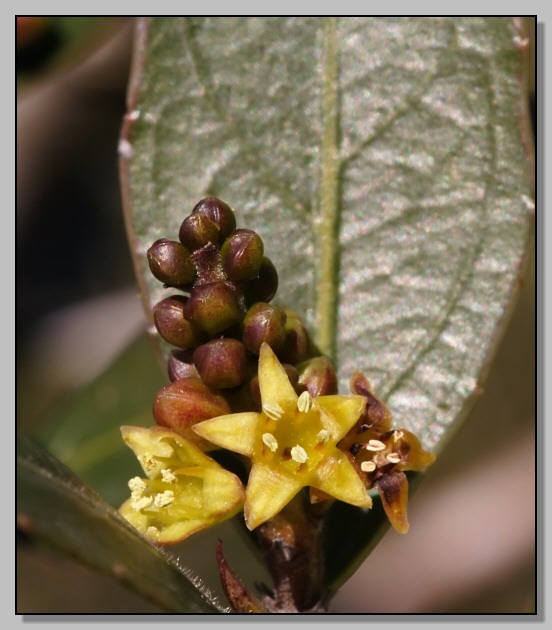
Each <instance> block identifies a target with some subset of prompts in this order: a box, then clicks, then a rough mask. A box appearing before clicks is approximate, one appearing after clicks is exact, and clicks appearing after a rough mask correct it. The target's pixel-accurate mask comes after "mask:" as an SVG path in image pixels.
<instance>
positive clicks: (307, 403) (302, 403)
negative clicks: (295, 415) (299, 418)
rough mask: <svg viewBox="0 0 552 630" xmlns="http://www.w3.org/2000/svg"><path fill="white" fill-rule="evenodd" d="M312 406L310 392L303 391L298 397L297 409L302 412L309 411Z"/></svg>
mask: <svg viewBox="0 0 552 630" xmlns="http://www.w3.org/2000/svg"><path fill="white" fill-rule="evenodd" d="M311 408H312V398H311V395H310V394H309V392H303V393H302V394H301V395H300V396H299V398H298V399H297V409H299V411H300V412H301V413H309V411H310V410H311Z"/></svg>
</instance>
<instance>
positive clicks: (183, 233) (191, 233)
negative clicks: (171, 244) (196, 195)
mask: <svg viewBox="0 0 552 630" xmlns="http://www.w3.org/2000/svg"><path fill="white" fill-rule="evenodd" d="M178 238H179V239H180V242H181V243H182V244H183V245H185V246H186V247H187V248H188V249H189V250H190V251H191V252H195V251H196V250H198V249H201V248H202V247H204V246H205V245H207V243H213V244H215V245H218V243H219V240H220V229H219V227H218V225H217V224H216V223H215V222H214V221H212V220H211V219H210V218H209V217H207V216H205V215H203V214H191V215H190V216H188V217H186V218H185V219H184V221H182V225H181V226H180V232H179V233H178Z"/></svg>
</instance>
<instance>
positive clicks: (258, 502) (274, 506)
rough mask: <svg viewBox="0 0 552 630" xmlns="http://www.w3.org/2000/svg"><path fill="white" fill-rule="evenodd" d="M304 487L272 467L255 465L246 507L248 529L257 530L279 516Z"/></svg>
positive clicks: (248, 484) (250, 475) (247, 493)
mask: <svg viewBox="0 0 552 630" xmlns="http://www.w3.org/2000/svg"><path fill="white" fill-rule="evenodd" d="M302 487H303V484H302V483H301V482H300V481H298V480H296V479H293V478H292V477H289V476H287V475H283V474H281V473H279V472H278V471H276V470H275V469H274V467H272V466H266V465H264V464H255V466H253V468H252V469H251V473H250V474H249V480H248V482H247V492H246V497H245V506H244V515H245V524H246V525H247V527H248V529H255V527H258V526H259V525H261V524H262V523H264V522H265V521H267V520H268V519H269V518H271V517H273V516H274V515H275V514H278V512H280V510H282V508H283V507H285V505H287V504H288V503H289V502H290V501H291V499H293V497H294V496H295V495H296V494H297V493H298V492H299V490H301V488H302Z"/></svg>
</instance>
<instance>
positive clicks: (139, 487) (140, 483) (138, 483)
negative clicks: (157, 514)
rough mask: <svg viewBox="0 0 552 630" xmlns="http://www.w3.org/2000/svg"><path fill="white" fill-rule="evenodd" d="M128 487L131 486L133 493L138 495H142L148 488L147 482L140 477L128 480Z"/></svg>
mask: <svg viewBox="0 0 552 630" xmlns="http://www.w3.org/2000/svg"><path fill="white" fill-rule="evenodd" d="M128 487H129V488H130V491H131V492H132V494H136V495H137V496H138V497H141V496H142V493H143V492H144V490H145V489H146V482H145V481H144V480H143V479H140V477H133V478H132V479H131V480H130V481H129V482H128Z"/></svg>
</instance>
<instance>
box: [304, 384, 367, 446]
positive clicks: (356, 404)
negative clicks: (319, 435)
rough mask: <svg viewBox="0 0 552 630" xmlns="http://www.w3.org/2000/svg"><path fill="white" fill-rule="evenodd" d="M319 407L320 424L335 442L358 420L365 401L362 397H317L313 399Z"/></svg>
mask: <svg viewBox="0 0 552 630" xmlns="http://www.w3.org/2000/svg"><path fill="white" fill-rule="evenodd" d="M314 401H315V404H317V405H318V406H319V407H320V411H321V414H322V422H323V423H324V424H325V426H326V428H327V429H328V430H329V431H330V432H331V434H332V438H333V440H334V441H335V442H337V441H338V440H340V439H341V438H342V437H343V436H344V435H345V434H346V433H347V432H348V431H349V429H351V427H353V426H354V425H355V423H356V421H357V420H358V419H359V418H360V416H361V414H362V412H363V411H364V407H365V405H366V399H365V398H364V396H354V395H350V396H340V395H337V394H336V395H333V396H319V397H318V398H315V399H314Z"/></svg>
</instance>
